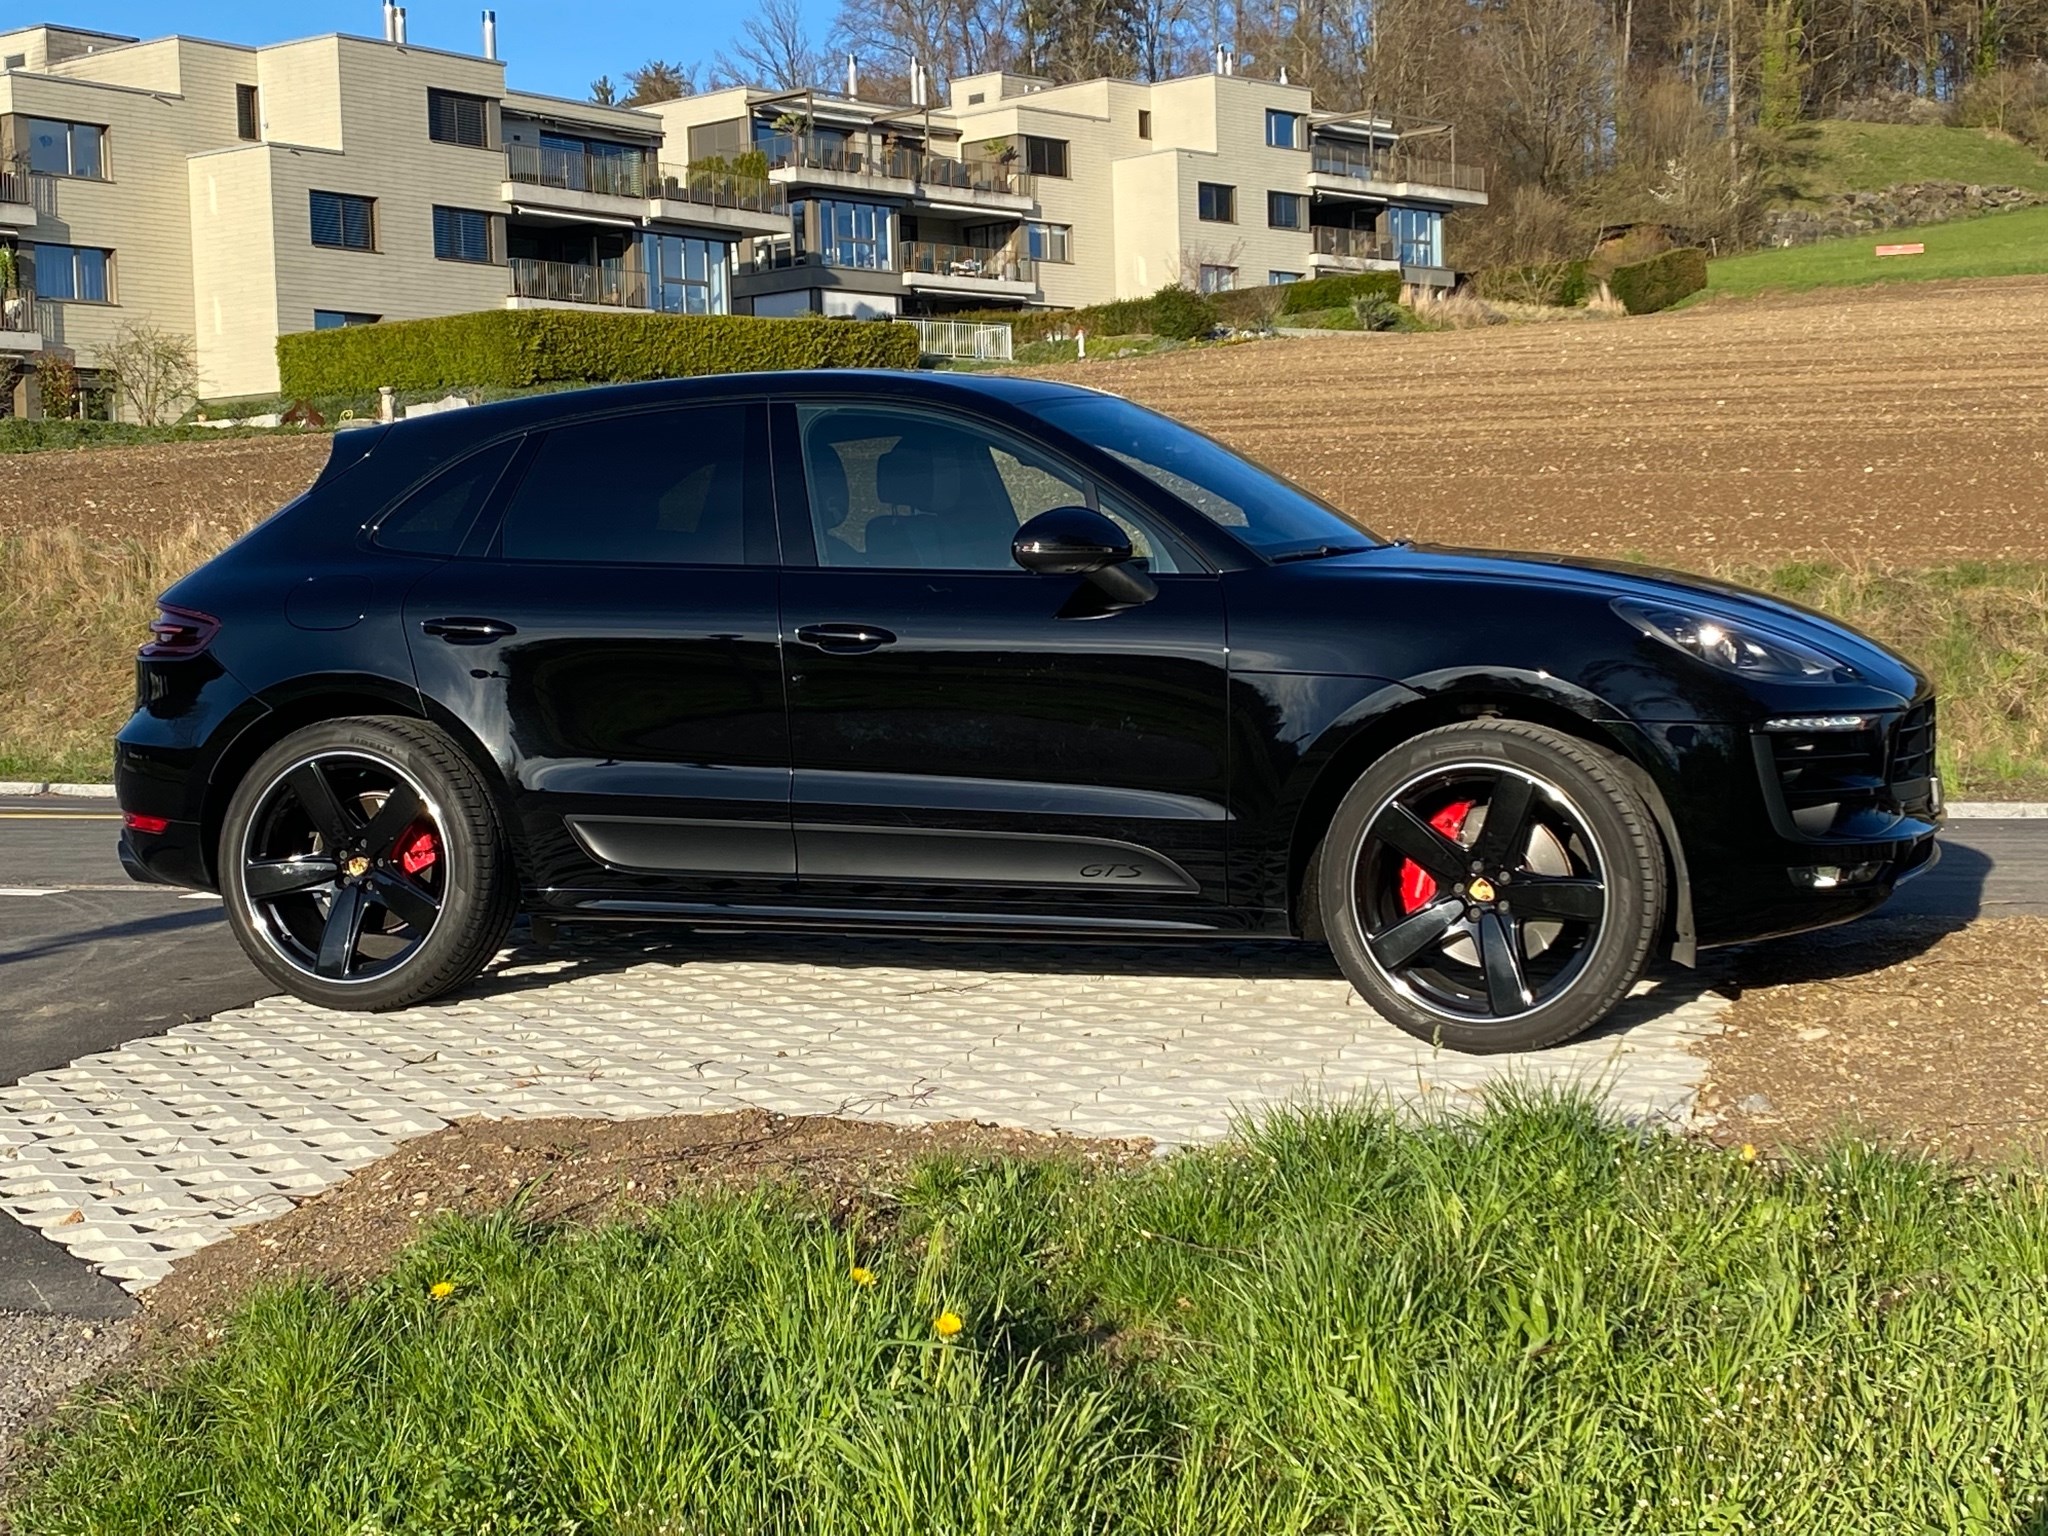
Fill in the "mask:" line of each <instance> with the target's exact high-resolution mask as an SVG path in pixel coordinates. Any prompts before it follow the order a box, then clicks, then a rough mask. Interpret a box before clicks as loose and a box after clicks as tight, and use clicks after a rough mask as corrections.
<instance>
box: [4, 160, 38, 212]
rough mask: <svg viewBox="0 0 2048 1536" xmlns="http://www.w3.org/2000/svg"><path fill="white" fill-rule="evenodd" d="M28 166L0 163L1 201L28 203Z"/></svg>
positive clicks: (29, 199) (30, 199) (29, 200)
mask: <svg viewBox="0 0 2048 1536" xmlns="http://www.w3.org/2000/svg"><path fill="white" fill-rule="evenodd" d="M32 201H33V199H32V198H31V197H30V196H29V191H28V167H26V166H22V165H0V203H28V202H32Z"/></svg>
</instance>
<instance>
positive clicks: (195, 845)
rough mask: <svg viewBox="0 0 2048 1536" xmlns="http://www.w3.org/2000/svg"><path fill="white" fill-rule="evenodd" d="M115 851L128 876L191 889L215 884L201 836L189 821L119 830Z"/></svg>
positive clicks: (206, 889) (146, 882) (209, 886)
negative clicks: (159, 828) (142, 829)
mask: <svg viewBox="0 0 2048 1536" xmlns="http://www.w3.org/2000/svg"><path fill="white" fill-rule="evenodd" d="M119 851H120V855H121V867H122V868H123V869H124V870H126V871H127V872H128V878H129V879H130V880H140V881H142V882H144V883H145V884H149V885H179V886H184V887H185V888H186V889H187V890H194V891H210V890H213V889H214V888H215V887H214V879H213V874H212V870H211V868H210V865H211V862H212V861H211V860H210V859H208V857H207V854H206V847H205V839H204V838H203V837H202V836H201V834H200V830H199V827H198V826H197V825H196V824H195V823H193V822H189V821H174V822H172V823H171V824H170V825H169V826H168V827H166V828H165V829H164V830H163V831H162V832H155V833H144V832H123V833H122V834H121V843H120V849H119Z"/></svg>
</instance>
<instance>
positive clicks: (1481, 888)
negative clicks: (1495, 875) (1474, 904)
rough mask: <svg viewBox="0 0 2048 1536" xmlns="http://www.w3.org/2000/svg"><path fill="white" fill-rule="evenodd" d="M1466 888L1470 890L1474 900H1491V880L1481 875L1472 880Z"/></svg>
mask: <svg viewBox="0 0 2048 1536" xmlns="http://www.w3.org/2000/svg"><path fill="white" fill-rule="evenodd" d="M1468 889H1469V890H1470V891H1471V893H1472V899H1473V900H1474V901H1491V900H1493V882H1492V881H1491V880H1488V879H1486V878H1484V877H1483V876H1482V877H1481V878H1479V879H1477V880H1474V881H1473V882H1472V884H1471V886H1470V887H1469V888H1468Z"/></svg>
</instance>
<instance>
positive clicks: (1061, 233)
mask: <svg viewBox="0 0 2048 1536" xmlns="http://www.w3.org/2000/svg"><path fill="white" fill-rule="evenodd" d="M1073 240H1074V226H1073V225H1071V224H1026V225H1025V226H1024V248H1025V251H1026V253H1027V254H1028V255H1029V256H1030V257H1031V259H1032V260H1033V261H1072V260H1073V259H1074V257H1073V249H1072V248H1073Z"/></svg>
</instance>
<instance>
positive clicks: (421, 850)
mask: <svg viewBox="0 0 2048 1536" xmlns="http://www.w3.org/2000/svg"><path fill="white" fill-rule="evenodd" d="M440 856H441V845H440V843H439V842H437V841H436V840H435V838H434V829H433V828H432V827H430V826H428V825H427V824H426V823H425V822H424V821H416V822H414V823H413V824H412V826H411V827H410V828H409V829H408V830H407V831H406V833H405V835H404V836H403V837H401V838H399V840H398V867H399V868H400V869H402V870H404V871H405V872H406V873H407V874H408V875H416V874H418V873H419V872H420V871H421V870H423V869H425V868H426V867H427V866H428V865H430V864H432V863H433V862H434V860H436V859H438V858H439V857H440Z"/></svg>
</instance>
